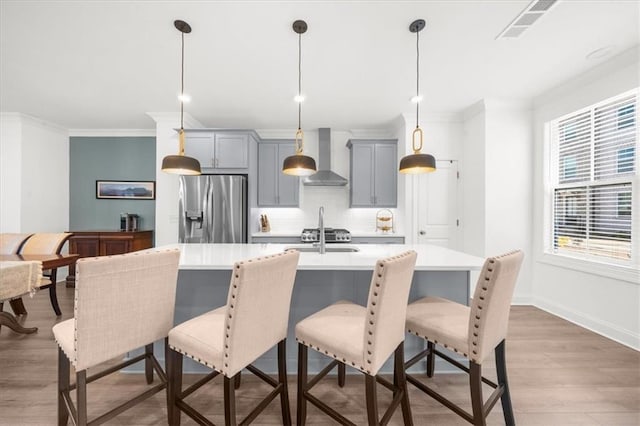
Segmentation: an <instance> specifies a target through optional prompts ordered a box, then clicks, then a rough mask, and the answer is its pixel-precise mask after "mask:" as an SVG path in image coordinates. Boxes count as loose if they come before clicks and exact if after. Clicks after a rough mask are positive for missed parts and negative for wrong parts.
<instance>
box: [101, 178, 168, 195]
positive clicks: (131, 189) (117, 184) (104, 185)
mask: <svg viewBox="0 0 640 426" xmlns="http://www.w3.org/2000/svg"><path fill="white" fill-rule="evenodd" d="M96 198H110V199H119V200H122V199H126V200H155V199H156V182H155V181H126V180H124V181H123V180H97V181H96Z"/></svg>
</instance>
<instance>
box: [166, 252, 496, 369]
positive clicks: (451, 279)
mask: <svg viewBox="0 0 640 426" xmlns="http://www.w3.org/2000/svg"><path fill="white" fill-rule="evenodd" d="M172 247H178V248H179V249H180V251H181V256H180V271H179V274H178V288H177V295H176V311H175V323H176V324H179V323H181V322H183V321H185V320H187V319H190V318H193V317H195V316H197V315H200V314H202V313H204V312H207V311H209V310H211V309H213V308H216V307H219V306H222V305H224V304H225V303H226V301H227V292H228V288H229V282H230V279H231V270H232V267H233V264H234V262H237V261H240V260H245V259H250V258H254V257H258V256H264V255H269V254H274V253H278V252H282V251H283V250H285V249H287V248H296V247H300V248H303V249H309V247H311V245H310V244H306V245H300V244H177V245H173V246H172ZM327 247H328V248H329V249H331V248H336V249H342V250H345V249H350V248H353V249H357V250H358V251H354V252H345V251H341V252H327V253H325V254H322V255H321V254H319V253H311V252H301V254H300V261H299V263H298V272H297V274H296V282H295V286H294V290H293V296H292V300H291V313H290V316H289V335H288V337H287V369H288V371H289V373H292V374H295V373H296V371H297V345H296V342H295V324H296V323H297V322H298V321H300V320H301V319H303V318H305V317H306V316H308V315H311V314H312V313H314V312H316V311H318V310H320V309H322V308H324V307H325V306H327V305H329V304H331V303H333V302H335V301H337V300H340V299H348V300H351V301H354V302H356V303H359V304H361V305H366V303H367V296H368V291H369V284H370V282H371V274H372V271H373V268H374V265H375V262H376V260H378V259H381V258H385V257H388V256H392V255H395V254H398V253H402V252H404V251H406V250H415V251H416V252H417V253H418V258H417V261H416V267H415V273H414V277H413V282H412V286H411V292H410V295H409V300H410V301H413V300H416V299H419V298H421V297H423V296H427V295H429V296H440V297H446V298H448V299H451V300H455V301H457V302H460V303H465V304H467V303H468V302H469V297H470V294H469V291H470V290H469V288H470V282H469V281H470V274H471V272H472V271H478V270H480V268H481V267H482V263H483V261H484V259H482V258H479V257H476V256H471V255H468V254H465V253H461V252H458V251H454V250H449V249H445V248H442V247H438V246H433V245H426V244H416V245H409V244H362V245H354V244H327ZM259 326H260V325H259V324H256V327H259ZM422 345H423V340H422V339H417V338H415V339H409V340H408V341H407V343H406V346H405V351H406V353H407V354H414V353H415V352H417V351H418V350H419V348H421V347H422ZM157 349H158V350H157V353H158V355H160V354H161V352H162V350H161V349H160V348H157ZM309 355H310V358H309V372H316V371H319V370H320V369H321V368H322V366H324V365H325V364H326V358H322V357H320V356H317V357H316V358H312V357H311V355H312V352H310V353H309ZM313 355H318V354H313ZM160 357H162V355H160ZM275 360H276V351H275V349H274V350H272V351H269V352H268V353H267V354H265V355H264V356H263V357H261V358H260V359H259V360H257V362H256V363H255V364H256V366H257V367H258V368H261V369H264V371H266V372H274V371H276V361H275ZM390 366H391V364H390V363H388V365H385V366H384V367H383V370H382V371H386V372H390V371H391V368H390ZM184 369H185V372H204V371H206V369H204V367H201V366H200V365H199V364H196V363H195V362H192V361H191V360H188V361H187V363H185V367H184Z"/></svg>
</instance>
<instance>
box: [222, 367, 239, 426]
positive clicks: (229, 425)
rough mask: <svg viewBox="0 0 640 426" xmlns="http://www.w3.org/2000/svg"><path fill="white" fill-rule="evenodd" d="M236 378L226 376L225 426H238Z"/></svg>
mask: <svg viewBox="0 0 640 426" xmlns="http://www.w3.org/2000/svg"><path fill="white" fill-rule="evenodd" d="M234 377H235V376H234ZM234 377H227V376H224V424H225V426H236V387H235V378H234Z"/></svg>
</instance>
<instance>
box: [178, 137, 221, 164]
mask: <svg viewBox="0 0 640 426" xmlns="http://www.w3.org/2000/svg"><path fill="white" fill-rule="evenodd" d="M184 154H185V155H186V156H188V157H193V158H195V159H196V160H198V161H199V162H200V167H202V168H212V167H214V159H213V133H212V132H209V133H207V132H198V133H188V132H185V142H184Z"/></svg>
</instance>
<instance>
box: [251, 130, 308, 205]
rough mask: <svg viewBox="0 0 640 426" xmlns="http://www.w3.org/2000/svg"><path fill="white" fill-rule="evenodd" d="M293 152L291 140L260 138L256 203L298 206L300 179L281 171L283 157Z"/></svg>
mask: <svg viewBox="0 0 640 426" xmlns="http://www.w3.org/2000/svg"><path fill="white" fill-rule="evenodd" d="M294 153H295V147H294V141H293V140H262V141H261V142H260V143H259V144H258V205H259V206H261V207H298V205H299V200H298V194H299V192H300V190H299V188H300V179H299V178H298V177H297V176H290V175H285V174H284V173H282V163H283V161H284V159H285V158H286V157H288V156H290V155H293V154H294Z"/></svg>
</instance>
